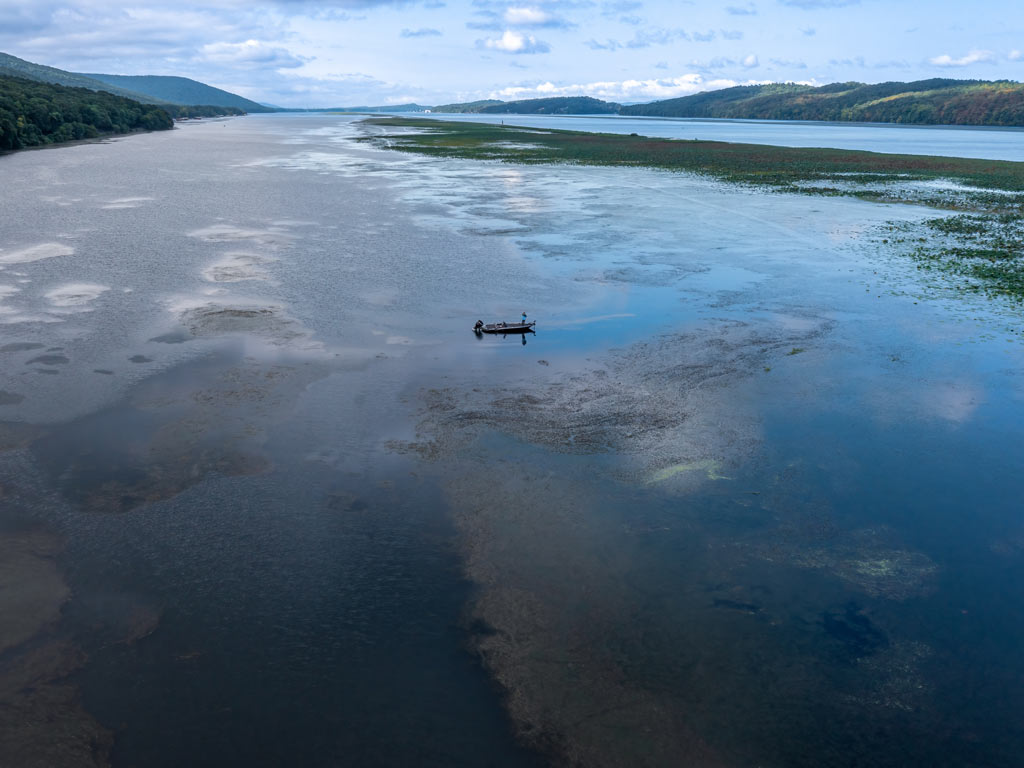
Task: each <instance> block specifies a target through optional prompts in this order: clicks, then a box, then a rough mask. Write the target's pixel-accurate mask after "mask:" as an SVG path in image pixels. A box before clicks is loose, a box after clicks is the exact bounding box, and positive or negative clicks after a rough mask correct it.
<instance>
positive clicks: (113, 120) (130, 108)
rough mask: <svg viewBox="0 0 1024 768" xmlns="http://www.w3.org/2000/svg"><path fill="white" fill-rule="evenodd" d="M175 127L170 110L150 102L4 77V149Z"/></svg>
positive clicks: (0, 114) (0, 131)
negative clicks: (144, 102)
mask: <svg viewBox="0 0 1024 768" xmlns="http://www.w3.org/2000/svg"><path fill="white" fill-rule="evenodd" d="M173 127H174V121H173V120H172V119H171V116H170V115H169V114H168V113H167V111H166V110H164V109H161V108H160V107H157V106H154V105H151V104H140V103H139V102H137V101H132V100H131V99H126V98H123V97H121V96H114V95H113V94H110V93H104V92H102V91H90V90H89V89H87V88H68V87H66V86H62V85H53V84H50V83H39V82H35V81H33V80H23V79H22V78H18V77H2V76H0V151H2V150H11V149H21V148H23V147H38V146H43V145H46V144H57V143H60V142H64V141H73V140H76V139H93V138H97V137H99V136H104V135H110V134H118V133H130V132H131V131H137V130H147V131H159V130H166V129H169V128H173Z"/></svg>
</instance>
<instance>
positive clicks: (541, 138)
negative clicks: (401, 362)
mask: <svg viewBox="0 0 1024 768" xmlns="http://www.w3.org/2000/svg"><path fill="white" fill-rule="evenodd" d="M365 122H367V123H368V124H369V125H370V126H373V127H375V128H382V129H384V131H385V132H384V133H379V134H374V135H371V136H367V137H364V138H363V139H362V140H363V141H367V142H372V143H374V144H376V145H377V146H380V147H382V148H386V149H393V150H401V151H404V152H415V153H418V154H423V155H433V156H440V157H459V158H467V159H481V160H493V159H500V160H504V161H506V162H515V163H573V164H579V165H610V166H626V167H630V166H632V167H644V168H662V169H666V170H673V171H688V172H691V173H698V174H703V175H707V176H712V177H714V178H717V179H721V180H723V181H730V182H739V183H745V184H756V185H762V186H769V187H772V188H774V189H778V190H783V191H789V192H798V193H803V194H818V195H846V196H853V197H860V198H863V199H867V200H875V201H880V202H913V203H920V204H923V205H931V206H934V207H939V208H964V209H969V210H981V211H1003V212H1008V211H1013V210H1020V208H1021V205H1022V204H1024V163H1019V162H1009V161H1002V160H981V159H975V158H959V157H934V156H930V155H898V154H882V153H877V152H863V151H855V150H845V149H818V148H804V147H797V148H794V147H775V146H768V145H761V144H739V143H729V142H723V141H703V140H696V139H693V140H672V139H657V138H650V137H647V136H638V135H635V134H631V135H629V136H625V135H622V134H609V133H585V132H582V131H564V130H554V129H553V130H550V131H548V132H546V133H537V132H535V131H531V130H529V129H525V128H517V127H514V126H505V125H489V124H486V123H461V122H459V123H456V122H442V121H438V120H429V119H423V118H373V119H369V120H367V121H365ZM387 129H396V130H394V131H388V130H387ZM410 129H415V132H411V131H410ZM951 180H952V181H953V182H954V183H952V184H950V183H949V182H950V181H951Z"/></svg>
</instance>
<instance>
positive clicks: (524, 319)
mask: <svg viewBox="0 0 1024 768" xmlns="http://www.w3.org/2000/svg"><path fill="white" fill-rule="evenodd" d="M523 325H526V313H525V312H523Z"/></svg>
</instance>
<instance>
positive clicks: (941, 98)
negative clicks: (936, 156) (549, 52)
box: [619, 78, 1024, 126]
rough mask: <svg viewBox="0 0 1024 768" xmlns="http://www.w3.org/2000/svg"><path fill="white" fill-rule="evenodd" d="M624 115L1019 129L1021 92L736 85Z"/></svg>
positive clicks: (942, 84) (952, 84)
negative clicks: (988, 126)
mask: <svg viewBox="0 0 1024 768" xmlns="http://www.w3.org/2000/svg"><path fill="white" fill-rule="evenodd" d="M619 114H622V115H648V116H656V117H710V118H732V119H743V120H827V121H836V122H867V123H909V124H914V125H998V126H1024V84H1021V83H1016V82H1012V81H1007V80H1000V81H987V80H950V79H941V78H935V79H931V80H918V81H916V82H911V83H902V82H889V83H877V84H866V83H856V82H850V83H831V84H829V85H823V86H820V87H813V86H809V85H797V84H796V83H771V84H768V85H741V86H736V87H735V88H725V89H722V90H719V91H709V92H707V93H697V94H694V95H693V96H683V97H681V98H678V99H667V100H665V101H655V102H651V103H650V104H634V105H632V106H629V107H623V108H622V109H621V110H620V111H619Z"/></svg>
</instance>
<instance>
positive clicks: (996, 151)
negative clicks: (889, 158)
mask: <svg viewBox="0 0 1024 768" xmlns="http://www.w3.org/2000/svg"><path fill="white" fill-rule="evenodd" d="M409 116H410V117H413V116H415V117H430V118H432V119H437V120H457V121H463V120H468V121H473V122H482V123H498V122H504V123H506V124H508V125H520V126H525V127H528V128H546V129H550V128H559V129H562V130H569V131H591V132H595V133H624V134H629V133H638V134H640V135H641V136H654V137H657V138H662V139H704V140H709V139H710V140H714V141H730V142H738V143H745V144H772V145H775V146H780V147H834V148H837V149H859V150H864V151H867V152H889V153H897V154H908V155H941V156H943V157H980V158H987V159H991V160H1015V161H1017V162H1021V161H1024V129H1021V128H987V127H975V126H951V125H893V124H885V123H828V122H811V121H799V120H713V119H706V118H665V117H630V116H626V115H479V114H455V115H445V114H440V113H438V114H430V115H424V114H422V113H416V114H415V115H409Z"/></svg>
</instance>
